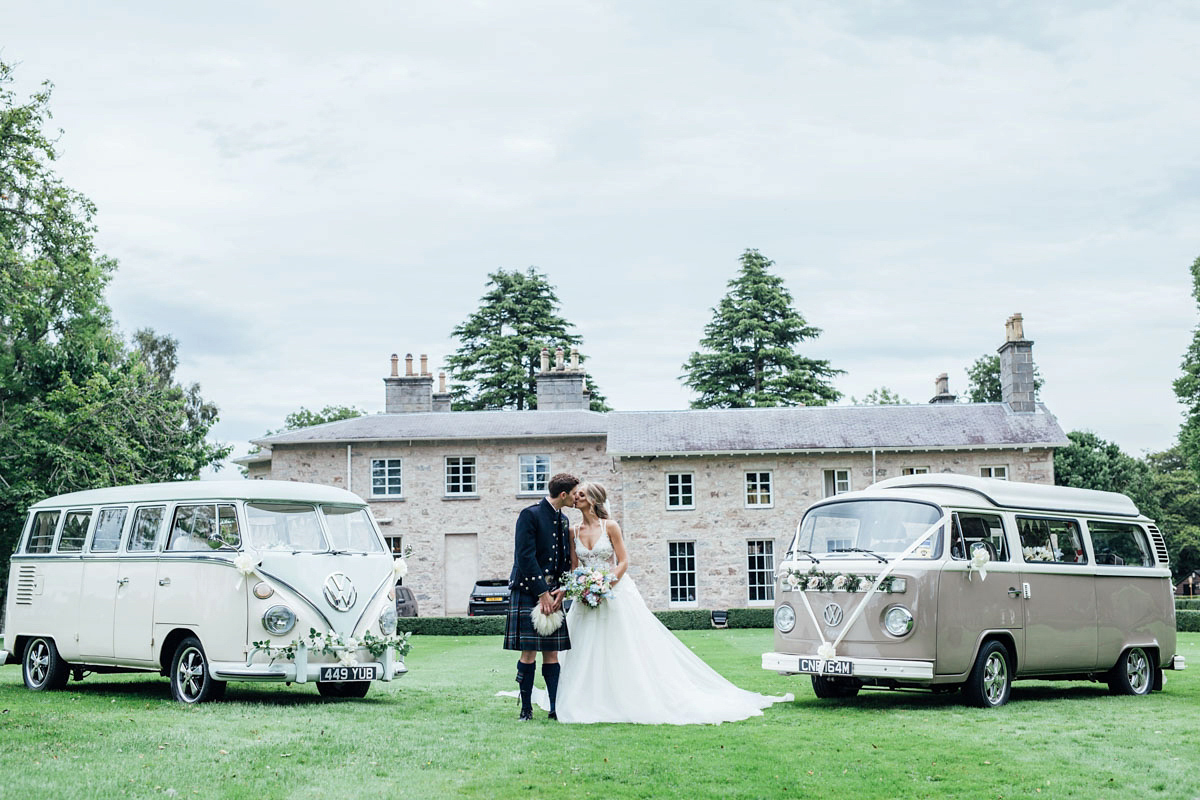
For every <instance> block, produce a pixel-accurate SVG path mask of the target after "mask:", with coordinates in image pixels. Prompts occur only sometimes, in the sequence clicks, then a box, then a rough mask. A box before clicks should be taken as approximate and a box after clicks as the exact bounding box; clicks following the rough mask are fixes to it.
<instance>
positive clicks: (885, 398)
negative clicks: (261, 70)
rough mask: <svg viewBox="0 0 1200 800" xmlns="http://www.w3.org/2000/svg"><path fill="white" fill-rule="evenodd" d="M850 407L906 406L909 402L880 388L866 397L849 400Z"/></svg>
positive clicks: (868, 393)
mask: <svg viewBox="0 0 1200 800" xmlns="http://www.w3.org/2000/svg"><path fill="white" fill-rule="evenodd" d="M850 405H854V406H906V405H909V402H908V401H907V400H905V399H904V398H903V397H901V396H900V395H899V394H898V393H897V392H893V391H892V390H891V389H889V388H888V387H886V386H880V387H878V388H875V389H872V390H871V391H869V392H867V395H866V397H864V398H863V399H861V400H859V399H858V398H857V397H851V398H850Z"/></svg>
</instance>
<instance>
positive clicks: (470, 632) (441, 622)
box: [396, 616, 504, 636]
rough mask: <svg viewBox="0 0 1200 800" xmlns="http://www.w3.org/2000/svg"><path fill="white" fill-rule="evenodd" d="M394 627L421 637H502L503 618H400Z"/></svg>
mask: <svg viewBox="0 0 1200 800" xmlns="http://www.w3.org/2000/svg"><path fill="white" fill-rule="evenodd" d="M396 627H397V628H398V629H399V630H401V631H411V632H412V633H415V634H419V635H422V636H502V635H504V617H502V616H493V617H401V618H400V619H399V621H398V622H397V623H396Z"/></svg>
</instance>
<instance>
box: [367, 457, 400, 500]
mask: <svg viewBox="0 0 1200 800" xmlns="http://www.w3.org/2000/svg"><path fill="white" fill-rule="evenodd" d="M393 463H394V464H395V465H396V467H397V469H399V470H400V474H399V476H398V477H397V479H396V482H397V488H398V489H399V490H400V491H398V492H389V491H388V489H390V488H391V484H392V475H391V470H392V464H393ZM376 464H383V488H384V491H382V492H378V491H376V489H375V465H376ZM371 497H372V498H379V499H381V500H395V499H396V498H399V497H404V459H403V458H372V459H371Z"/></svg>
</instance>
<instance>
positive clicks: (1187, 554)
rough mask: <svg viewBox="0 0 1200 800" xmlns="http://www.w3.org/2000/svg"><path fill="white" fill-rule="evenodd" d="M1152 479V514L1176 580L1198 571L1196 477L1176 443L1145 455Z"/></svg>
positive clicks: (1199, 490)
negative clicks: (1161, 535) (1163, 541)
mask: <svg viewBox="0 0 1200 800" xmlns="http://www.w3.org/2000/svg"><path fill="white" fill-rule="evenodd" d="M1146 464H1147V465H1149V467H1150V470H1151V476H1152V479H1153V484H1152V489H1153V494H1154V502H1153V505H1152V506H1151V507H1150V509H1149V510H1146V509H1143V511H1144V512H1145V513H1146V514H1149V515H1151V516H1153V517H1154V521H1155V522H1157V523H1158V527H1159V530H1161V531H1162V532H1163V537H1164V538H1165V539H1166V542H1167V550H1168V552H1169V553H1170V556H1171V572H1172V574H1173V575H1174V576H1175V580H1176V581H1177V582H1178V581H1180V580H1183V579H1184V578H1186V577H1187V576H1188V575H1190V574H1191V573H1193V572H1195V571H1196V570H1200V480H1198V479H1197V477H1196V473H1195V472H1193V471H1192V470H1191V469H1190V468H1189V467H1188V465H1187V463H1186V461H1185V460H1184V457H1183V455H1182V452H1181V449H1180V447H1179V446H1178V445H1176V446H1175V447H1172V448H1171V449H1169V450H1165V451H1163V452H1161V453H1151V454H1150V455H1148V456H1146Z"/></svg>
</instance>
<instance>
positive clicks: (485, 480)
mask: <svg viewBox="0 0 1200 800" xmlns="http://www.w3.org/2000/svg"><path fill="white" fill-rule="evenodd" d="M521 454H530V455H538V454H540V455H549V456H550V475H553V474H554V473H556V472H570V473H573V474H575V475H577V476H579V477H580V478H583V479H590V480H593V481H596V482H598V483H602V484H604V485H605V487H606V488H607V489H608V490H609V495H610V503H615V507H618V508H619V507H620V503H621V493H620V486H619V482H618V481H616V480H615V477H616V476H615V475H614V474H613V472H612V465H613V462H612V459H611V458H609V457H608V456H607V455H606V454H605V440H604V437H602V436H597V437H586V438H584V437H580V438H571V439H568V438H561V439H559V438H555V439H549V438H547V439H522V440H520V441H519V442H512V441H501V440H490V441H447V442H414V443H411V444H408V443H362V444H355V445H353V446H352V447H351V450H350V481H349V486H347V480H346V446H345V445H304V446H286V445H277V446H276V447H275V448H274V452H273V454H272V471H271V476H270V477H271V478H273V479H275V480H296V481H309V482H313V483H323V484H327V485H330V486H338V487H341V488H349V489H350V490H351V491H353V492H354V493H356V494H358V495H359V496H360V497H362V498H363V499H364V500H367V501H368V502H370V504H371V508H372V511H373V512H374V514H375V517H376V519H377V520H379V522H380V530H382V531H383V534H384V535H385V536H387V537H389V538H391V537H401V538H402V541H403V544H404V545H405V546H411V547H412V548H413V554H412V556H411V557H410V558H409V560H408V563H409V573H408V577H406V578H405V579H404V583H405V585H407V586H409V587H410V588H411V589H412V590H413V592H414V593H415V594H416V596H417V601H418V603H419V604H420V613H421V616H438V615H442V614H443V613H445V611H446V605H445V596H444V595H445V593H444V586H445V585H446V581H447V577H448V576H447V574H446V564H445V563H444V561H445V558H444V554H445V552H446V537H447V535H454V534H468V535H470V534H474V535H475V536H476V537H477V542H478V547H477V553H478V556H477V563H478V567H477V572H478V574H477V575H472V576H470V577H469V581H468V582H470V583H473V582H474V580H475V579H476V578H508V576H509V572H510V570H511V569H512V560H513V529H514V528H513V526H514V523H515V522H516V518H517V514H518V513H520V511H521V509H522V508H525V507H526V506H528V505H532V504H534V503H536V502H538V501H539V500H540V499H541V497H542V496H543V495H542V494H521V493H519V492H518V456H520V455H521ZM447 456H473V457H474V458H475V459H476V480H477V488H478V492H477V494H476V495H475V496H472V497H470V498H465V497H464V498H459V497H446V496H445V493H444V486H445V484H444V481H445V458H446V457H447ZM380 458H389V459H394V458H399V459H402V462H403V495H402V498H401V499H380V498H374V497H372V496H371V475H370V470H371V460H372V459H380ZM568 516H569V517H571V518H572V520H573V521H578V519H579V515H578V513H577V512H574V511H572V510H568ZM450 577H451V579H452V580H453V579H454V578H462V576H450ZM456 596H457V595H456ZM461 606H462V608H464V609H465V607H466V597H463V598H462V600H461ZM452 610H456V609H452Z"/></svg>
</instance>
